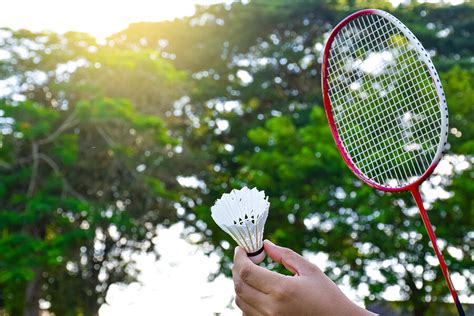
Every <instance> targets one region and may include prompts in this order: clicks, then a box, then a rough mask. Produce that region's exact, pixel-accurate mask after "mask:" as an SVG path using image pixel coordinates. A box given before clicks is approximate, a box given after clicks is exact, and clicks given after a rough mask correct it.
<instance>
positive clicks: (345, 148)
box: [321, 9, 448, 192]
mask: <svg viewBox="0 0 474 316" xmlns="http://www.w3.org/2000/svg"><path fill="white" fill-rule="evenodd" d="M371 23H374V24H373V25H372V27H371V26H370V25H371ZM367 25H369V26H368V28H366V29H364V27H367ZM358 28H359V29H360V30H365V31H366V33H367V34H365V35H364V34H362V33H363V32H362V33H361V34H358V35H357V32H358V31H357V29H358ZM379 29H382V30H383V32H382V31H378V30H379ZM374 30H375V32H373V33H374V34H370V33H371V32H372V31H374ZM388 30H390V31H388ZM390 32H393V34H392V33H390ZM351 33H352V34H351ZM354 34H355V35H357V36H358V37H357V36H356V37H357V38H353V37H352V36H354ZM368 35H373V36H368ZM380 35H383V36H385V38H381V39H379V40H385V41H386V43H385V45H384V44H382V45H380V43H376V39H377V36H380ZM383 36H381V37H383ZM389 36H392V38H393V36H395V37H396V39H397V40H396V42H397V45H400V47H401V46H403V47H408V48H407V49H406V51H410V52H412V55H410V57H411V58H412V59H413V58H414V57H416V59H417V61H415V63H417V64H416V65H412V64H408V66H410V67H411V66H414V67H413V68H415V73H414V75H415V79H414V80H417V78H418V76H420V77H423V78H422V79H423V82H424V85H425V88H423V90H421V91H418V92H417V91H416V90H415V89H414V88H413V89H410V88H405V89H403V88H399V89H398V88H397V87H395V88H394V89H393V91H394V90H397V89H398V90H399V91H398V92H396V93H399V94H401V95H403V98H404V99H405V100H403V98H402V100H400V98H398V99H395V98H393V97H390V96H388V97H387V96H382V95H380V94H379V95H376V94H374V93H373V92H370V91H369V90H370V88H369V89H366V90H367V91H365V92H368V97H367V98H366V99H367V100H372V101H365V102H364V101H360V100H357V101H354V99H351V98H347V97H346V95H347V93H345V92H344V90H346V92H347V91H349V94H351V92H352V91H351V90H352V89H351V87H352V86H351V85H352V84H353V83H354V82H356V81H357V80H356V81H352V82H351V80H353V78H352V79H351V76H350V75H349V74H346V76H344V71H347V67H348V66H351V65H348V64H349V63H345V64H343V65H340V64H338V63H341V59H342V60H343V58H342V57H341V56H339V57H337V56H338V55H337V54H341V50H348V51H351V49H352V50H354V48H357V49H359V48H362V49H366V50H368V51H367V52H363V51H362V52H359V54H362V55H363V54H364V53H366V55H365V57H366V58H365V59H364V60H363V61H362V64H363V63H364V61H366V60H368V58H369V57H370V53H372V54H374V55H372V56H377V55H376V54H379V55H380V54H381V55H382V57H383V55H384V54H385V51H386V52H390V50H392V49H395V50H396V49H400V50H402V48H400V47H397V46H391V45H392V44H393V40H392V43H388V42H387V39H388V38H389ZM398 42H400V43H398ZM357 43H359V44H361V45H359V46H362V47H358V46H357ZM401 43H402V44H403V45H402V44H401ZM345 46H346V47H345ZM351 46H355V47H351ZM380 48H381V49H382V50H381V51H376V49H380ZM371 49H375V50H374V51H371ZM356 52H357V50H354V51H353V53H355V54H357V53H356ZM390 53H391V52H390ZM393 55H396V53H394V54H392V56H391V57H390V55H388V57H389V58H388V59H389V60H390V59H392V61H393V59H397V58H398V57H397V56H395V57H394V56H393ZM403 55H404V53H403V52H402V53H400V54H399V56H402V58H403ZM347 56H350V53H348V55H347ZM355 60H356V61H357V59H355ZM353 62H354V60H351V63H352V64H354V63H353ZM384 62H385V61H384ZM384 62H382V63H378V64H379V65H378V66H381V65H382V66H383V67H381V68H382V69H378V68H380V67H376V66H377V62H375V66H373V67H372V69H370V67H366V68H369V69H365V70H364V69H363V67H362V65H361V64H359V66H358V67H359V69H352V70H351V71H352V72H359V74H361V77H362V78H364V79H363V80H362V81H363V82H362V85H364V84H372V85H373V84H374V83H377V81H376V80H375V79H374V78H377V77H378V76H381V75H384V74H383V71H384V69H383V68H386V67H388V68H389V67H390V66H387V65H386V63H385V64H384ZM405 62H406V61H405ZM342 63H344V61H342ZM369 66H370V64H369ZM408 66H406V67H405V68H407V69H405V73H402V74H400V73H398V72H397V71H393V73H395V74H397V76H398V75H401V76H403V77H401V78H400V77H397V78H398V79H403V80H405V81H407V80H408V83H409V81H410V80H413V78H412V76H411V73H410V72H408V71H409V70H412V69H408V68H409V67H408ZM344 67H346V70H344ZM352 67H353V68H355V67H354V65H352ZM349 68H350V67H349ZM361 68H362V69H361ZM341 69H342V70H341ZM421 69H422V70H423V71H421ZM356 70H357V71H356ZM385 70H386V69H385ZM386 71H388V70H386ZM417 71H418V72H420V73H417ZM406 72H408V73H406ZM337 76H339V77H341V76H342V77H341V78H342V79H340V78H339V79H338V78H337ZM321 77H322V78H321V79H322V87H323V100H324V107H325V111H326V116H327V118H328V121H329V125H330V128H331V132H332V135H333V137H334V140H335V142H336V145H337V148H338V149H339V151H340V153H341V155H342V157H343V158H344V161H345V162H346V164H347V165H348V166H349V168H350V169H351V170H352V171H353V172H354V174H355V175H356V176H357V177H358V178H360V179H361V180H362V181H364V182H365V183H367V184H368V185H370V186H372V187H374V188H377V189H379V190H383V191H389V192H399V191H407V190H412V189H414V188H416V187H417V186H418V185H420V184H421V183H422V182H423V181H424V180H425V179H426V178H427V177H428V176H429V175H430V174H431V173H432V172H433V170H434V169H435V168H436V166H437V164H438V162H439V160H440V159H441V157H442V154H443V151H444V148H445V146H446V144H447V137H448V107H447V103H446V98H445V95H444V91H443V88H442V85H441V80H440V79H439V76H438V74H437V72H436V69H435V67H434V65H433V63H432V61H431V59H430V56H429V54H428V53H427V52H426V51H425V49H424V48H423V46H422V45H421V43H420V42H419V41H418V39H417V38H416V37H415V35H413V33H412V32H411V31H410V30H409V29H408V28H407V27H406V26H405V25H404V24H403V23H402V22H400V21H399V20H398V19H396V18H395V17H394V16H392V15H391V14H389V13H387V12H385V11H382V10H377V9H366V10H362V11H358V12H355V13H353V14H351V15H349V16H348V17H346V18H345V19H344V20H342V21H341V22H340V23H339V24H338V25H337V26H336V27H335V28H334V29H333V30H332V32H331V33H330V35H329V37H328V39H327V42H326V45H325V48H324V52H323V63H322V72H321ZM344 77H345V78H344ZM356 77H357V76H356ZM427 78H429V81H427V80H428V79H427ZM388 79H390V75H389V76H388ZM392 79H393V78H392ZM418 79H419V78H418ZM338 80H339V81H340V82H338ZM384 80H385V81H384ZM420 80H421V79H420ZM382 82H383V83H384V84H389V83H390V82H388V81H387V80H386V79H382ZM427 82H428V83H427ZM396 85H397V84H395V86H396ZM352 88H353V87H352ZM425 89H426V91H425ZM393 91H390V92H389V93H387V95H389V94H390V93H392V92H393ZM420 92H429V93H427V95H428V94H429V97H427V98H425V97H423V96H422V98H420ZM394 93H395V92H394ZM360 94H362V92H361V93H360ZM374 100H375V101H374ZM351 101H353V102H351ZM401 101H405V102H401ZM420 101H421V102H420ZM368 102H369V103H374V104H376V106H379V108H378V109H375V110H377V111H382V114H380V113H377V114H376V115H374V116H373V117H370V115H367V114H366V113H364V112H363V110H362V113H360V110H357V109H360V108H364V106H365V107H367V103H368ZM423 103H426V104H423ZM407 104H408V105H407ZM420 104H421V105H420ZM423 106H426V107H427V109H424V108H423ZM395 107H399V108H402V110H401V111H400V114H401V116H400V119H401V121H400V122H398V121H397V120H394V113H391V112H390V111H394V112H396V109H395ZM354 108H355V109H356V110H354ZM336 109H337V110H336ZM351 109H352V110H353V111H352V112H351V111H350V110H351ZM386 109H389V110H388V112H383V111H386ZM403 109H404V110H403ZM344 111H347V113H346V114H349V113H350V114H351V116H350V117H348V115H345V114H344ZM403 111H405V112H403ZM420 111H426V112H427V113H428V114H427V116H426V117H425V121H428V122H425V123H423V124H420V123H416V122H415V123H414V124H413V123H411V124H412V125H411V127H413V126H414V125H416V124H418V127H420V126H421V128H422V130H423V129H424V130H425V134H426V135H418V136H420V137H418V139H421V140H426V143H428V145H429V149H426V150H425V149H424V147H423V146H424V145H425V142H421V145H420V146H421V152H423V154H420V152H419V151H420V150H418V151H417V150H416V148H412V149H410V150H411V151H413V152H414V155H413V154H412V155H411V158H410V154H409V151H410V150H407V154H406V155H407V157H408V158H409V159H408V160H409V163H407V165H406V166H405V163H406V162H404V164H402V165H400V166H397V165H396V163H397V161H396V160H393V159H392V158H393V156H394V155H398V156H396V158H397V159H399V158H400V157H399V156H400V154H399V152H400V150H405V149H404V148H405V146H415V145H416V142H415V141H413V140H409V139H406V140H404V139H403V138H404V137H405V136H406V133H408V132H409V130H404V129H403V128H401V127H400V123H401V122H403V119H404V117H403V115H404V114H403V113H405V114H406V115H409V114H410V113H412V112H413V113H412V114H413V115H414V116H416V115H418V114H417V113H421V114H423V112H420ZM384 113H385V114H384ZM387 113H388V114H390V115H388V114H387ZM421 114H420V115H421ZM343 116H346V121H350V120H354V121H357V120H358V122H359V123H361V125H364V124H366V125H367V124H368V125H370V120H377V121H373V124H372V125H374V124H376V123H377V122H380V121H382V122H384V123H386V122H389V123H391V125H390V126H389V124H386V125H387V126H389V127H390V128H388V129H387V130H385V131H383V130H380V128H379V129H378V131H379V132H380V133H381V134H379V135H384V134H385V135H386V136H388V135H387V134H390V132H395V131H392V130H391V129H398V131H397V133H398V135H397V136H402V137H401V140H400V139H399V140H398V144H396V145H397V146H392V145H393V144H391V145H390V144H389V145H388V146H382V145H380V142H377V141H379V138H380V137H378V138H377V135H375V138H369V137H368V136H367V137H366V139H368V140H370V142H365V141H362V142H363V143H362V145H361V144H359V143H357V139H356V140H355V141H353V142H352V143H351V141H350V140H351V135H347V130H344V128H346V129H347V126H345V125H347V124H346V123H347V122H346V123H345V122H344V120H343V119H342V118H341V117H343ZM395 116H396V114H395ZM419 120H420V121H423V117H419ZM354 124H355V123H353V125H354ZM397 125H398V128H397ZM433 126H435V127H436V130H435V131H433ZM353 127H354V126H353ZM377 127H379V126H377ZM382 127H383V126H382ZM430 129H431V130H430ZM369 132H370V134H371V135H372V134H374V133H375V131H372V130H371V131H369ZM397 133H395V134H397ZM367 134H369V133H367ZM418 134H420V133H418ZM422 134H423V133H422ZM356 136H360V134H359V135H356ZM391 137H392V138H394V137H395V135H391ZM374 139H375V144H374ZM364 142H365V144H364ZM393 143H396V142H395V141H393ZM377 146H378V147H377ZM358 147H359V148H358ZM360 147H362V149H363V150H365V151H366V153H367V152H368V154H371V153H370V150H379V149H380V148H385V147H388V148H385V149H386V150H385V151H384V155H385V158H388V159H387V162H386V164H387V165H390V166H389V167H387V168H386V169H390V170H383V169H384V168H383V167H381V170H383V171H384V172H385V175H382V176H380V175H374V174H376V173H377V172H378V171H380V170H377V169H375V171H374V170H373V169H374V168H373V167H372V168H370V163H372V164H376V161H379V162H381V163H382V164H383V163H384V161H383V158H384V156H383V155H382V156H380V157H379V158H378V160H377V159H375V158H374V159H372V160H373V161H370V160H371V159H369V164H367V161H363V160H361V158H360V157H363V156H364V152H363V151H362V149H361V148H360ZM407 148H408V147H407ZM417 154H418V155H419V156H420V157H423V159H422V160H423V161H422V162H421V163H420V162H419V161H415V160H416V159H415V158H417V156H416V155H417ZM404 155H405V153H403V152H402V156H404ZM358 156H359V157H358ZM356 158H358V159H356ZM418 158H419V157H418ZM366 159H367V158H366ZM410 159H411V160H410ZM391 160H393V161H391ZM389 162H391V163H390V164H389ZM402 167H403V168H402ZM410 169H411V170H410ZM387 175H390V176H389V177H387V178H385V179H384V176H385V177H386V176H387ZM393 175H398V178H397V179H395V178H393V177H392V176H393ZM391 177H392V178H391ZM400 178H403V179H400ZM395 180H396V181H395Z"/></svg>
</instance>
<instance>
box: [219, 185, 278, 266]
mask: <svg viewBox="0 0 474 316" xmlns="http://www.w3.org/2000/svg"><path fill="white" fill-rule="evenodd" d="M269 207H270V202H268V197H266V196H265V192H264V191H258V190H257V189H256V188H253V189H249V188H247V187H243V188H242V189H240V190H232V191H231V192H230V193H224V194H223V195H222V197H221V198H220V199H218V200H217V201H216V203H215V204H214V206H213V207H211V215H212V218H213V219H214V221H215V222H216V224H217V225H218V226H219V227H220V228H222V230H223V231H225V232H226V233H228V234H229V235H230V236H231V237H232V238H233V239H234V240H235V241H236V242H237V243H238V244H239V246H241V247H242V248H244V249H245V251H246V252H247V255H248V256H249V258H250V260H252V261H253V262H254V263H260V262H262V260H263V259H264V258H265V252H264V251H263V228H264V226H265V222H266V220H267V216H268V209H269Z"/></svg>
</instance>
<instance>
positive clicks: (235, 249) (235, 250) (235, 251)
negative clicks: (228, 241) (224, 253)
mask: <svg viewBox="0 0 474 316" xmlns="http://www.w3.org/2000/svg"><path fill="white" fill-rule="evenodd" d="M237 248H239V247H238V246H237V247H235V248H234V257H235V254H236V253H237Z"/></svg>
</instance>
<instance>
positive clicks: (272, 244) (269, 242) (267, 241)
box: [265, 239, 275, 246]
mask: <svg viewBox="0 0 474 316" xmlns="http://www.w3.org/2000/svg"><path fill="white" fill-rule="evenodd" d="M265 242H266V243H268V244H270V245H271V246H275V244H274V243H272V242H271V241H270V240H268V239H265Z"/></svg>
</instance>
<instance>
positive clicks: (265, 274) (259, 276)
mask: <svg viewBox="0 0 474 316" xmlns="http://www.w3.org/2000/svg"><path fill="white" fill-rule="evenodd" d="M232 274H233V275H234V277H236V278H237V279H238V280H241V281H242V282H244V283H246V284H248V285H250V286H251V287H253V288H254V289H256V290H258V291H260V292H263V293H264V294H268V293H270V292H271V290H272V287H273V286H274V285H275V284H279V283H280V280H281V279H282V277H283V276H282V275H281V274H278V273H276V272H273V271H269V270H267V269H265V268H262V267H260V266H257V265H256V264H254V263H252V261H250V259H249V258H248V257H247V253H246V252H245V251H244V250H243V249H242V248H241V247H237V248H236V249H235V255H234V267H233V269H232Z"/></svg>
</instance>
